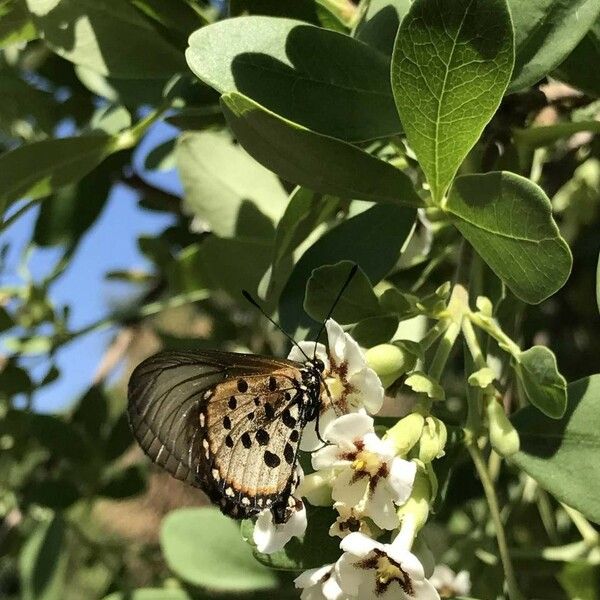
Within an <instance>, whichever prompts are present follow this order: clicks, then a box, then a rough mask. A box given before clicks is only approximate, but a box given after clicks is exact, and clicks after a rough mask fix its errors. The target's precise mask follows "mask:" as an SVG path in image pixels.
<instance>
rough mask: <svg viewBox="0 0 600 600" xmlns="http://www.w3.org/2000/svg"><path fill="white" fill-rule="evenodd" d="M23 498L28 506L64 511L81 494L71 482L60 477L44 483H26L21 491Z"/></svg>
mask: <svg viewBox="0 0 600 600" xmlns="http://www.w3.org/2000/svg"><path fill="white" fill-rule="evenodd" d="M23 497H24V499H25V502H27V503H28V504H39V505H41V506H47V507H49V508H52V509H54V510H64V509H65V508H68V507H69V506H71V505H72V504H74V503H75V502H77V500H79V498H81V494H80V492H79V489H78V488H77V486H76V485H75V484H74V483H73V482H72V481H69V479H67V478H66V477H64V476H62V477H57V478H55V479H47V480H45V481H35V482H32V481H29V482H27V484H26V485H25V488H24V489H23Z"/></svg>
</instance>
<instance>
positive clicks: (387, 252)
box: [279, 203, 415, 332]
mask: <svg viewBox="0 0 600 600" xmlns="http://www.w3.org/2000/svg"><path fill="white" fill-rule="evenodd" d="M414 219H415V211H414V210H413V209H409V208H405V207H402V206H398V205H397V204H390V203H382V204H376V205H375V206H373V207H372V208H369V209H368V210H366V211H364V212H362V213H360V214H358V215H356V216H355V217H352V218H351V219H348V220H347V221H344V222H343V223H340V224H339V225H337V226H336V227H334V228H333V229H331V230H330V231H328V232H327V233H325V234H324V235H323V236H322V237H320V238H319V239H318V240H317V241H316V242H315V243H314V244H312V246H310V248H308V249H307V250H306V252H305V253H304V254H303V255H302V257H301V258H300V260H299V261H298V262H297V264H296V266H295V267H294V270H293V271H292V274H291V275H290V278H289V279H288V281H287V283H286V285H285V287H284V289H283V291H282V293H281V296H280V299H279V319H280V323H281V326H282V327H283V328H284V329H285V330H286V331H289V332H294V331H296V329H297V328H298V327H300V326H302V327H305V328H310V327H311V326H313V325H315V324H316V323H315V321H313V320H312V319H310V318H308V317H307V316H306V313H305V312H304V310H303V307H302V299H303V298H304V290H305V288H306V282H307V280H308V278H309V277H310V275H311V273H312V272H313V270H314V269H317V268H318V267H321V266H323V265H328V264H332V263H336V262H339V261H341V260H348V261H352V262H354V263H356V264H357V265H359V266H360V268H361V269H362V270H363V271H364V273H365V274H366V275H367V277H368V278H369V281H370V282H371V284H372V285H375V284H376V283H378V282H379V281H381V279H383V278H384V277H385V276H386V275H387V274H388V273H389V271H391V270H392V268H393V266H394V265H395V264H396V262H397V260H398V257H399V255H400V250H401V248H402V246H403V245H404V242H405V241H406V238H407V237H408V236H409V234H410V232H411V230H412V227H413V223H414Z"/></svg>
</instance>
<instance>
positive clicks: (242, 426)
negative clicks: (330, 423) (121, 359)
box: [128, 350, 325, 523]
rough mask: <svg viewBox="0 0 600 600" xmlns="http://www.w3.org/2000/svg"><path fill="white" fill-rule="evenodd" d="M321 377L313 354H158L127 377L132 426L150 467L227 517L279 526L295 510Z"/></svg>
mask: <svg viewBox="0 0 600 600" xmlns="http://www.w3.org/2000/svg"><path fill="white" fill-rule="evenodd" d="M323 370H324V364H323V362H322V361H321V360H320V359H318V358H316V357H315V358H312V359H311V358H308V357H307V360H306V361H305V362H296V361H292V360H287V359H281V358H271V357H267V356H259V355H255V354H241V353H233V352H221V351H218V350H202V351H198V352H173V351H164V352H159V353H158V354H155V355H154V356H151V357H150V358H148V359H146V360H144V361H143V362H142V363H140V364H139V365H138V366H137V367H136V368H135V370H134V371H133V374H132V375H131V379H130V381H129V386H128V416H129V422H130V426H131V429H132V431H133V434H134V436H135V438H136V440H137V441H138V443H139V444H140V446H141V447H142V449H143V450H144V452H145V453H146V454H147V455H148V456H149V457H150V458H151V459H152V460H153V461H154V462H155V463H157V464H158V465H160V466H162V467H164V468H165V469H166V470H167V471H168V472H169V473H170V474H171V475H173V476H174V477H176V478H177V479H180V480H183V481H186V482H188V483H190V484H191V485H193V486H196V487H199V488H200V489H202V490H203V491H204V492H206V494H207V495H208V496H209V498H210V499H211V500H212V502H213V503H215V504H217V505H218V506H219V507H220V508H221V510H222V512H224V513H225V514H227V515H229V516H231V517H234V518H237V519H243V518H248V517H251V516H253V515H256V514H258V513H259V512H261V511H262V510H264V509H267V508H268V509H270V510H271V512H272V514H273V519H274V522H275V523H284V522H286V521H287V520H288V519H289V517H290V516H291V514H292V513H293V511H294V510H298V504H299V501H298V500H296V498H294V497H293V493H294V491H295V489H296V487H297V486H298V484H299V482H300V473H299V470H298V468H297V467H296V463H297V460H298V446H299V443H300V439H301V437H302V431H303V430H304V427H305V425H306V424H307V423H309V422H310V421H313V420H315V419H317V417H318V414H319V411H320V408H321V395H322V393H323V391H324V385H325V384H324V382H323V377H322V373H323Z"/></svg>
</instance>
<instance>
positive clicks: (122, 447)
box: [104, 413, 133, 461]
mask: <svg viewBox="0 0 600 600" xmlns="http://www.w3.org/2000/svg"><path fill="white" fill-rule="evenodd" d="M132 443H133V437H132V435H131V428H130V427H129V420H128V419H127V415H126V414H125V413H121V414H120V415H119V416H118V417H117V419H116V421H115V422H114V423H113V424H112V425H111V426H110V427H109V429H108V431H107V434H106V439H105V442H104V457H105V458H106V460H108V461H111V460H115V459H116V458H119V456H121V455H122V454H123V453H124V452H125V451H126V450H128V449H129V448H130V447H131V444H132Z"/></svg>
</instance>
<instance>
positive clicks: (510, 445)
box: [486, 395, 519, 456]
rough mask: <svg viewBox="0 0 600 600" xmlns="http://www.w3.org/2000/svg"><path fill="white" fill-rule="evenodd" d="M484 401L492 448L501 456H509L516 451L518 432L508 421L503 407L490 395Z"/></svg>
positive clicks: (517, 447)
mask: <svg viewBox="0 0 600 600" xmlns="http://www.w3.org/2000/svg"><path fill="white" fill-rule="evenodd" d="M486 402H487V404H486V412H487V418H488V424H489V428H490V443H491V444H492V448H493V449H494V450H495V451H496V452H497V453H498V454H500V455H501V456H510V455H511V454H514V453H515V452H518V451H519V433H518V432H517V430H516V429H515V428H514V427H513V425H512V423H511V422H510V421H509V419H508V417H507V416H506V413H505V412H504V408H503V407H502V406H501V405H500V404H499V403H498V402H497V401H496V398H495V397H494V396H492V395H490V396H488V397H487V399H486Z"/></svg>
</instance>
